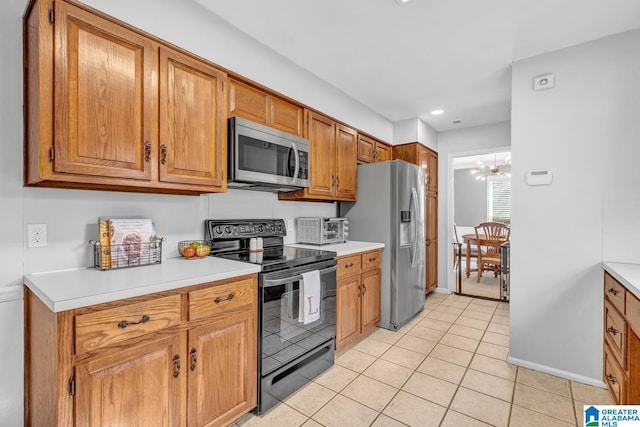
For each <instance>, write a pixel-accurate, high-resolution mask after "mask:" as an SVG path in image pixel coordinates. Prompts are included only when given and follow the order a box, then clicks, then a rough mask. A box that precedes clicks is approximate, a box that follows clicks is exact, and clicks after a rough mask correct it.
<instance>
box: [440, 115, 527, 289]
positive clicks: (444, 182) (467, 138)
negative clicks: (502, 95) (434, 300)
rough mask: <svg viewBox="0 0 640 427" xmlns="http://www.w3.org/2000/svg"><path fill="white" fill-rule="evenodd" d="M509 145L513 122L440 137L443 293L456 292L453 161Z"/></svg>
mask: <svg viewBox="0 0 640 427" xmlns="http://www.w3.org/2000/svg"><path fill="white" fill-rule="evenodd" d="M510 145H511V123H510V122H500V123H494V124H490V125H485V126H474V127H468V128H463V129H457V130H450V131H446V132H440V133H439V134H438V289H439V290H441V291H446V292H449V291H453V271H452V270H453V259H452V258H453V255H452V251H451V244H452V243H453V186H451V185H450V183H452V182H453V167H452V162H453V158H454V157H462V156H471V155H475V154H483V153H487V152H491V151H509V146H510ZM515 161H516V160H515V159H514V162H515Z"/></svg>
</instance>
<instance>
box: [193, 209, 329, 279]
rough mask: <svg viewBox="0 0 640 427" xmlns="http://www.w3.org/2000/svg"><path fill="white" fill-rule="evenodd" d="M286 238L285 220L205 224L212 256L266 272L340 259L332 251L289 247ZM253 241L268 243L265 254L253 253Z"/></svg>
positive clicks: (206, 237)
mask: <svg viewBox="0 0 640 427" xmlns="http://www.w3.org/2000/svg"><path fill="white" fill-rule="evenodd" d="M285 235H286V227H285V225H284V220H282V219H248V220H206V221H205V240H207V241H209V242H211V247H212V249H213V250H212V252H211V255H212V256H218V257H221V258H226V259H230V260H233V261H242V262H250V263H252V264H258V265H261V266H262V271H263V272H268V271H275V270H283V269H286V268H292V267H296V266H299V265H305V264H311V263H314V262H320V261H325V260H328V259H332V258H334V257H335V256H336V253H335V252H331V251H324V250H320V249H307V248H294V247H291V246H285V245H284V244H283V236H285ZM252 237H262V238H263V239H264V245H265V246H264V250H263V251H261V252H251V251H249V239H250V238H252Z"/></svg>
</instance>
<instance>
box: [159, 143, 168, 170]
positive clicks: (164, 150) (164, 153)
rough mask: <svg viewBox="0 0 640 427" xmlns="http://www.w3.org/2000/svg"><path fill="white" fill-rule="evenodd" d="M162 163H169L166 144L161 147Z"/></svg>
mask: <svg viewBox="0 0 640 427" xmlns="http://www.w3.org/2000/svg"><path fill="white" fill-rule="evenodd" d="M160 163H162V164H163V165H164V164H165V163H167V146H166V145H164V144H162V145H161V146H160Z"/></svg>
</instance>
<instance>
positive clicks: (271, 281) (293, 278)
mask: <svg viewBox="0 0 640 427" xmlns="http://www.w3.org/2000/svg"><path fill="white" fill-rule="evenodd" d="M337 269H338V266H337V265H334V266H332V267H327V268H323V269H322V270H320V275H321V276H322V275H323V274H326V273H331V272H332V271H336V270H337ZM298 280H302V274H296V275H295V276H289V277H283V278H282V279H265V280H264V281H263V282H262V284H263V286H262V287H263V288H270V287H272V286H280V285H284V284H285V283H290V282H296V281H298Z"/></svg>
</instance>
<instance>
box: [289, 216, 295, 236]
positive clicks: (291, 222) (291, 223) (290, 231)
mask: <svg viewBox="0 0 640 427" xmlns="http://www.w3.org/2000/svg"><path fill="white" fill-rule="evenodd" d="M294 227H295V226H294V224H293V220H292V219H288V220H287V231H288V232H289V233H293V228H294Z"/></svg>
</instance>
